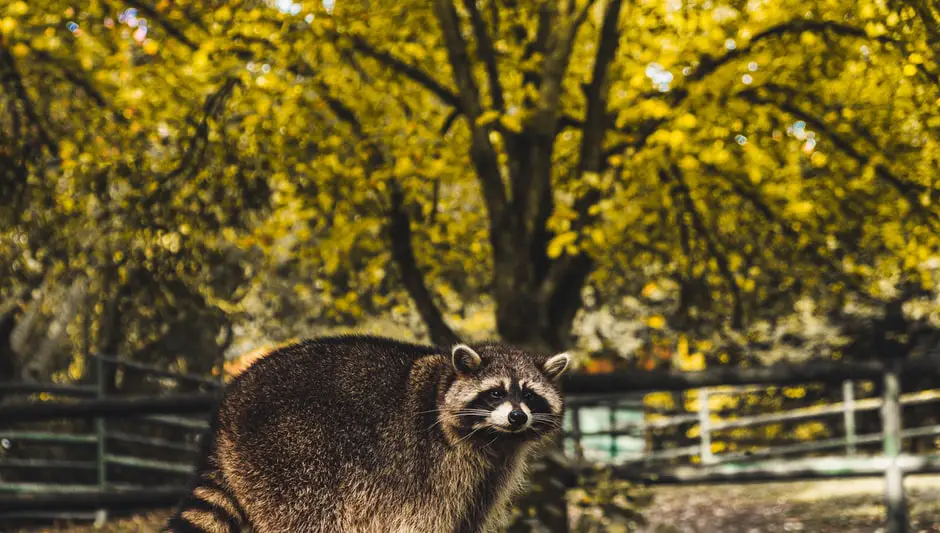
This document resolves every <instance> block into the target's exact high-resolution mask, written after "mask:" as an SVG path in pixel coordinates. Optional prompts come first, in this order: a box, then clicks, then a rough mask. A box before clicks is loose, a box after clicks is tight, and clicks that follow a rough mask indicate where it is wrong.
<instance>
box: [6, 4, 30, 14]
mask: <svg viewBox="0 0 940 533" xmlns="http://www.w3.org/2000/svg"><path fill="white" fill-rule="evenodd" d="M7 13H9V14H11V15H13V16H14V17H21V16H23V15H25V14H27V13H29V6H28V5H27V4H26V2H23V1H20V2H13V4H12V5H11V6H10V7H9V8H8V9H7Z"/></svg>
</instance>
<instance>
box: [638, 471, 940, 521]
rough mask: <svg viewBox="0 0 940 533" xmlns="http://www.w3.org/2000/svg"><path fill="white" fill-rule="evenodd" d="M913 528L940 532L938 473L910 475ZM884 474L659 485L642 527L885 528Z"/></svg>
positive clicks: (909, 491) (907, 486) (908, 482)
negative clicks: (834, 477)
mask: <svg viewBox="0 0 940 533" xmlns="http://www.w3.org/2000/svg"><path fill="white" fill-rule="evenodd" d="M905 486H906V488H907V494H908V498H909V503H910V510H911V519H912V526H913V527H912V529H911V533H920V532H930V533H937V532H940V476H917V477H908V478H907V479H906V480H905ZM882 490H883V481H882V479H880V478H865V479H854V480H844V481H840V480H831V481H812V482H792V483H766V484H753V485H711V486H708V485H696V486H685V487H669V488H660V489H658V490H657V491H656V492H655V494H654V498H655V499H654V501H653V504H652V506H651V507H650V508H649V509H648V510H647V511H646V512H645V513H644V515H645V517H646V519H647V520H648V521H649V525H648V526H647V527H646V528H645V529H644V530H643V532H642V533H711V532H721V533H777V532H794V531H796V532H806V533H836V532H838V533H876V532H882V531H883V529H882V523H881V521H882V520H883V518H884V506H883V505H882Z"/></svg>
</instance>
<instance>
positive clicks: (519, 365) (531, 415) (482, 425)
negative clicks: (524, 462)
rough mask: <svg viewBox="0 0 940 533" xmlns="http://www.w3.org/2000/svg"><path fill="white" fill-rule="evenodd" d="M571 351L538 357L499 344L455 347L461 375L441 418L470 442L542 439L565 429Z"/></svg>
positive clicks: (451, 388) (455, 361)
mask: <svg viewBox="0 0 940 533" xmlns="http://www.w3.org/2000/svg"><path fill="white" fill-rule="evenodd" d="M568 362H569V356H568V354H566V353H561V354H557V355H554V356H552V357H544V356H537V355H534V354H530V353H527V352H524V351H521V350H516V349H514V348H509V347H506V346H501V345H497V344H487V345H482V346H479V347H478V349H477V350H474V349H473V348H471V347H469V346H467V345H465V344H458V345H456V346H454V347H453V348H452V350H451V363H452V365H453V370H454V372H455V378H454V380H453V382H452V383H450V385H449V387H448V388H447V390H446V391H445V392H444V395H443V399H442V400H441V405H439V408H440V421H441V423H442V425H443V426H444V428H445V431H446V432H447V433H449V434H450V435H451V436H452V437H454V438H455V439H457V440H460V441H466V442H469V443H470V444H475V443H476V444H482V445H484V446H487V447H488V446H490V445H491V444H495V443H498V442H501V441H503V442H524V441H533V440H538V439H541V438H543V437H546V436H548V435H550V434H552V433H554V432H555V431H557V430H559V429H561V426H562V416H563V410H564V402H563V399H562V396H561V393H560V391H559V389H558V387H557V384H556V382H557V380H558V378H559V377H560V376H561V375H562V374H563V373H564V371H565V370H566V369H567V368H568Z"/></svg>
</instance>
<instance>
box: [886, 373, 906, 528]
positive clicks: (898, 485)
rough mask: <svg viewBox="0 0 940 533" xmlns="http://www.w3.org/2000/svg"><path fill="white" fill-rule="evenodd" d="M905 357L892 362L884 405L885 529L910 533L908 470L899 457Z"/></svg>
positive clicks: (887, 378)
mask: <svg viewBox="0 0 940 533" xmlns="http://www.w3.org/2000/svg"><path fill="white" fill-rule="evenodd" d="M900 367H901V361H900V360H896V361H892V362H891V363H890V366H889V367H888V368H887V370H886V371H885V374H884V403H883V405H882V407H881V428H882V432H883V433H882V437H883V439H884V455H885V457H886V458H887V460H888V463H887V465H886V466H885V529H886V531H887V533H908V529H909V527H910V524H909V522H908V515H907V501H906V497H905V494H904V472H903V471H902V470H901V464H900V463H899V461H898V458H899V455H900V454H901V402H900V395H901V383H900V377H899V376H900V372H899V370H900Z"/></svg>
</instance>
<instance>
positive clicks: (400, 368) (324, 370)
mask: <svg viewBox="0 0 940 533" xmlns="http://www.w3.org/2000/svg"><path fill="white" fill-rule="evenodd" d="M436 353H438V351H437V350H436V349H435V348H432V347H429V346H422V345H417V344H410V343H404V342H400V341H395V340H391V339H385V338H382V337H372V336H337V337H326V338H320V339H311V340H306V341H303V342H300V343H297V344H294V345H290V346H286V347H284V348H281V349H279V350H276V351H275V352H273V353H271V354H269V355H268V356H266V357H264V358H262V359H261V360H259V361H258V362H256V363H255V364H254V365H252V366H250V367H249V368H248V369H247V370H245V372H244V373H243V374H242V375H240V376H239V377H238V378H237V379H236V380H235V381H234V382H233V383H232V384H231V385H230V386H229V390H228V392H227V394H226V399H225V400H224V402H223V409H222V412H221V415H222V416H221V422H222V423H223V424H224V425H225V424H227V425H228V427H229V428H232V429H234V428H233V425H234V426H239V427H243V428H245V429H248V430H250V429H251V428H253V427H255V426H256V425H257V424H259V423H264V421H266V420H267V419H268V418H269V417H270V416H271V415H273V414H275V413H279V414H282V415H283V414H285V413H286V412H290V413H293V414H295V415H298V416H309V415H315V416H314V418H310V419H308V420H311V421H315V423H316V424H317V425H324V424H325V425H327V426H333V425H335V426H337V427H349V426H351V425H370V424H373V423H377V422H380V421H381V420H382V419H383V418H385V416H384V414H385V413H388V412H389V408H390V407H391V406H394V405H395V404H394V403H390V402H392V401H395V400H400V399H402V398H403V397H404V396H405V395H406V393H407V388H408V380H409V374H410V371H411V368H412V365H413V363H414V361H415V360H416V359H418V358H420V357H424V356H427V355H433V354H436ZM334 415H335V416H334Z"/></svg>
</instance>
